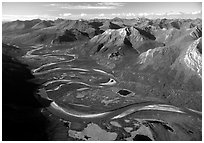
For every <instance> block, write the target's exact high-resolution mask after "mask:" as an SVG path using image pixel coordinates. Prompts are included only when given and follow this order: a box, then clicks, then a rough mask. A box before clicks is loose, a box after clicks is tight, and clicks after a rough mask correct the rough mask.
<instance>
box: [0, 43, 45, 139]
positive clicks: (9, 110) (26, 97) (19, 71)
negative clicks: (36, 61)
mask: <svg viewBox="0 0 204 143" xmlns="http://www.w3.org/2000/svg"><path fill="white" fill-rule="evenodd" d="M9 47H10V51H8V48H9ZM12 50H13V51H12ZM17 52H20V51H19V50H18V51H16V49H15V47H12V46H6V45H5V44H3V55H2V130H3V133H2V140H3V141H16V140H19V141H20V140H22V141H26V140H27V141H28V140H30V141H31V140H47V135H46V132H45V129H46V126H47V119H46V118H45V117H44V116H43V115H42V114H41V112H40V107H42V105H41V104H40V103H39V102H38V101H37V99H36V98H35V96H34V94H35V90H36V88H37V87H38V85H37V84H34V83H32V82H30V81H29V80H31V79H33V78H34V76H33V75H32V74H31V71H30V70H29V69H28V66H27V65H25V64H22V63H20V62H19V61H18V60H17V59H16V53H17ZM11 56H12V57H11ZM18 56H19V55H18Z"/></svg>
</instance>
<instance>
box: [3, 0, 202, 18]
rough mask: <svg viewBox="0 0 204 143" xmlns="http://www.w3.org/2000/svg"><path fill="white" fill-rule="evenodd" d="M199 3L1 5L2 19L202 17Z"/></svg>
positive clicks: (28, 3)
mask: <svg viewBox="0 0 204 143" xmlns="http://www.w3.org/2000/svg"><path fill="white" fill-rule="evenodd" d="M201 10H202V4H201V2H194V3H193V2H163V3H162V2H124V3H123V2H69V3H68V2H66V3H65V2H60V3H56V2H49V3H48V2H3V3H2V12H3V13H2V14H3V20H16V19H20V20H25V19H34V18H41V19H56V18H66V19H81V18H82V19H90V18H113V17H121V18H136V17H147V18H164V17H165V18H201V17H202V16H201Z"/></svg>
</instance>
